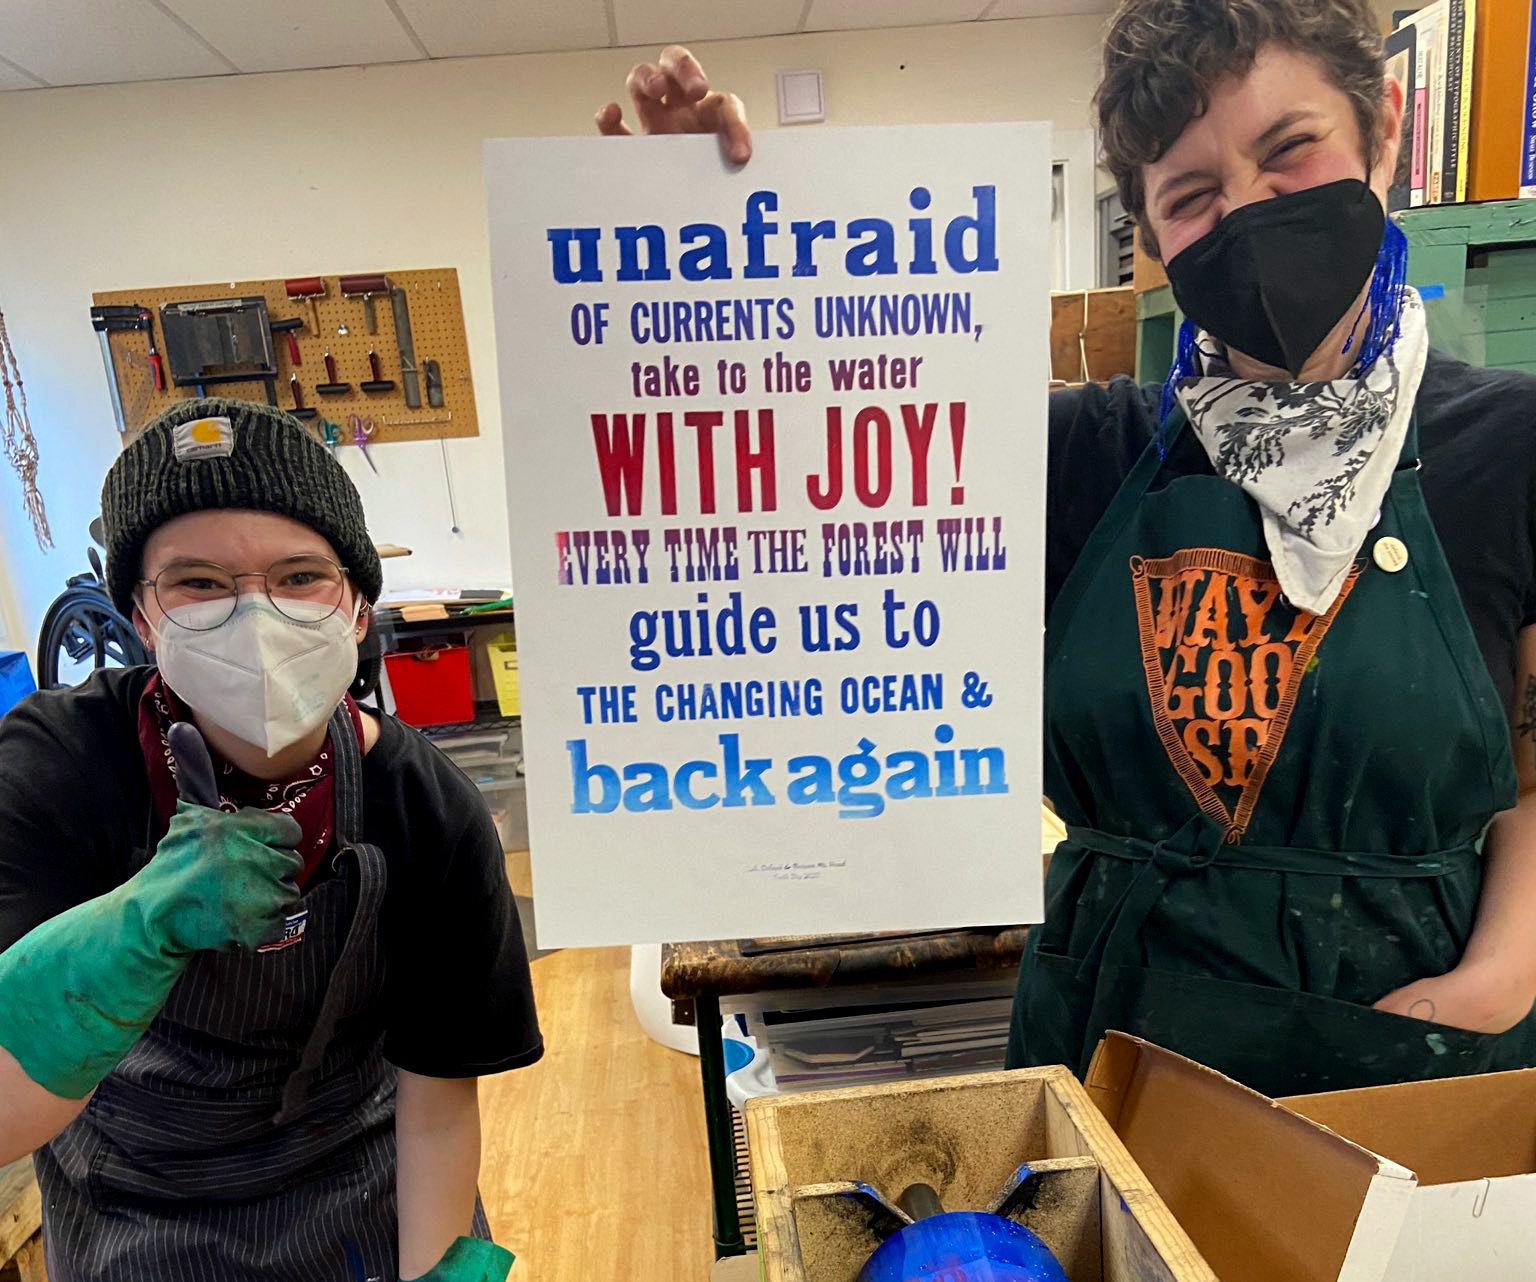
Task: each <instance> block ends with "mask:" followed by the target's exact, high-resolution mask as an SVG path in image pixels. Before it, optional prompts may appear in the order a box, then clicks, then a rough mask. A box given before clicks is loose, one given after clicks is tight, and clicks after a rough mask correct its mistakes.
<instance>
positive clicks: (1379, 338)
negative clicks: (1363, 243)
mask: <svg viewBox="0 0 1536 1282" xmlns="http://www.w3.org/2000/svg"><path fill="white" fill-rule="evenodd" d="M1407 283H1408V237H1406V236H1405V235H1403V229H1402V228H1401V227H1399V226H1398V225H1397V224H1396V223H1395V222H1393V221H1392V220H1391V219H1390V218H1388V219H1387V225H1386V227H1385V228H1384V229H1383V231H1382V234H1381V250H1380V252H1379V253H1378V254H1377V255H1376V271H1375V273H1374V274H1373V275H1372V276H1371V290H1370V293H1369V294H1368V295H1367V298H1366V306H1367V307H1368V308H1369V309H1370V321H1369V323H1368V324H1367V325H1366V328H1365V333H1364V334H1363V335H1361V338H1360V354H1359V356H1357V357H1356V358H1355V363H1354V365H1353V366H1352V367H1351V368H1350V374H1351V375H1352V376H1353V377H1355V378H1358V377H1360V375H1362V374H1364V373H1365V371H1366V370H1368V369H1370V367H1371V366H1372V365H1374V364H1375V363H1376V361H1377V360H1378V359H1379V358H1380V357H1381V356H1382V355H1384V354H1385V353H1387V352H1390V351H1391V350H1392V348H1393V345H1394V344H1396V342H1397V335H1398V332H1399V330H1400V329H1401V327H1402V319H1403V290H1404V289H1405V288H1406V287H1407ZM1354 342H1355V336H1354V334H1353V333H1351V334H1350V336H1349V341H1348V342H1347V343H1345V344H1344V351H1345V353H1346V354H1347V353H1348V352H1349V349H1350V348H1351V347H1353V346H1354Z"/></svg>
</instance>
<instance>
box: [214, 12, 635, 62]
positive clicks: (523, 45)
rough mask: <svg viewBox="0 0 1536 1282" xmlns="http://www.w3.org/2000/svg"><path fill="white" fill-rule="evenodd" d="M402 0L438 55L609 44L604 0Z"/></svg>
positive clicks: (419, 32)
mask: <svg viewBox="0 0 1536 1282" xmlns="http://www.w3.org/2000/svg"><path fill="white" fill-rule="evenodd" d="M211 2H212V3H218V2H219V0H211ZM308 2H309V3H312V2H313V0H308ZM399 5H400V11H401V12H402V13H403V14H405V16H406V20H407V21H409V22H410V24H411V26H412V27H414V28H415V30H416V34H417V35H418V36H420V37H421V42H422V44H424V45H426V46H427V50H428V52H429V53H431V55H432V56H433V57H434V58H455V57H461V56H464V55H468V54H482V53H543V52H545V51H546V50H553V49H604V48H607V46H608V14H607V10H606V9H605V7H604V5H603V0H399Z"/></svg>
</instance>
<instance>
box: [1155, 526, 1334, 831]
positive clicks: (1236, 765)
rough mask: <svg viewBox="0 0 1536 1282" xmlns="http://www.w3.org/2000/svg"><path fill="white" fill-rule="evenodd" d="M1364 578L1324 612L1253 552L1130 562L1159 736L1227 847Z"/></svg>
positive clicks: (1191, 551)
mask: <svg viewBox="0 0 1536 1282" xmlns="http://www.w3.org/2000/svg"><path fill="white" fill-rule="evenodd" d="M1358 573H1359V571H1358V567H1357V568H1356V569H1353V570H1351V571H1350V574H1349V578H1348V579H1347V580H1346V581H1345V583H1344V588H1343V590H1342V591H1341V592H1340V593H1339V596H1338V599H1337V600H1336V601H1335V602H1334V603H1333V605H1332V607H1331V608H1330V609H1329V610H1328V612H1327V613H1326V614H1321V615H1318V614H1308V613H1307V612H1306V611H1304V610H1298V609H1296V608H1295V607H1294V606H1291V605H1290V604H1288V603H1287V602H1286V601H1285V600H1284V598H1283V597H1282V596H1281V592H1280V581H1279V580H1278V579H1277V578H1276V577H1275V571H1274V568H1273V567H1272V566H1271V565H1270V564H1269V563H1268V562H1267V561H1260V560H1258V559H1257V558H1255V557H1251V556H1243V555H1240V554H1239V553H1236V552H1226V551H1223V550H1221V549H1219V548H1186V549H1184V550H1183V551H1182V552H1178V553H1176V554H1175V555H1173V556H1170V557H1164V558H1162V559H1161V560H1148V559H1145V558H1143V557H1139V556H1137V557H1132V558H1131V579H1132V581H1133V583H1134V584H1135V587H1136V617H1137V623H1138V626H1139V627H1140V630H1141V653H1142V662H1143V664H1144V666H1145V667H1146V674H1147V692H1148V694H1149V695H1150V697H1151V700H1152V717H1153V720H1154V721H1155V722H1156V725H1157V733H1158V737H1159V738H1160V739H1161V740H1162V742H1163V747H1164V748H1166V749H1167V751H1168V758H1169V760H1170V761H1172V762H1173V765H1174V768H1175V769H1176V770H1177V771H1178V772H1179V775H1180V776H1181V777H1182V778H1183V780H1184V782H1185V784H1186V785H1187V786H1188V788H1189V791H1190V793H1191V794H1192V795H1193V796H1194V798H1195V801H1196V803H1197V804H1198V805H1199V806H1200V809H1201V810H1203V811H1204V812H1205V813H1206V814H1208V815H1209V816H1210V817H1211V818H1212V819H1214V820H1215V821H1216V822H1217V823H1219V824H1221V826H1222V827H1223V828H1225V829H1226V833H1227V840H1228V841H1229V842H1236V841H1238V840H1240V839H1241V837H1242V835H1243V832H1244V831H1245V830H1246V829H1247V827H1248V822H1249V820H1250V819H1251V818H1252V816H1253V810H1254V807H1255V806H1256V805H1257V804H1258V800H1259V794H1260V792H1262V791H1263V788H1264V779H1265V777H1266V776H1267V775H1268V773H1269V768H1270V766H1271V765H1273V764H1274V760H1275V757H1276V756H1277V755H1278V754H1279V752H1280V745H1281V742H1282V741H1283V740H1284V738H1285V731H1286V727H1287V726H1288V725H1289V724H1290V719H1291V711H1292V709H1293V708H1294V707H1295V706H1296V692H1297V690H1298V689H1299V688H1300V686H1301V682H1302V678H1303V677H1304V676H1305V675H1306V673H1307V669H1308V667H1309V665H1310V664H1311V662H1312V657H1313V655H1314V654H1315V653H1316V652H1317V647H1318V646H1319V645H1320V644H1322V640H1323V637H1324V636H1325V635H1326V634H1327V632H1328V629H1329V628H1330V627H1331V626H1332V624H1333V620H1334V617H1335V616H1336V615H1337V614H1338V612H1339V609H1340V607H1341V606H1342V605H1343V604H1344V600H1345V598H1346V597H1348V595H1349V593H1350V590H1351V589H1352V588H1353V587H1354V585H1355V579H1356V577H1357V576H1358Z"/></svg>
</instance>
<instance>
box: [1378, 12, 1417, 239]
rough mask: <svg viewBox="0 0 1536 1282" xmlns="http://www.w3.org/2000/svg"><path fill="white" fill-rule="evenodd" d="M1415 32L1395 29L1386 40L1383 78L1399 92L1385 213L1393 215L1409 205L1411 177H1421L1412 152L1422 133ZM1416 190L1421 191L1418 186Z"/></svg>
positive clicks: (1411, 193) (1400, 28)
mask: <svg viewBox="0 0 1536 1282" xmlns="http://www.w3.org/2000/svg"><path fill="white" fill-rule="evenodd" d="M1418 34H1419V33H1418V28H1417V27H1399V28H1398V29H1397V30H1396V31H1394V32H1392V34H1391V35H1389V36H1388V37H1387V39H1386V44H1385V46H1384V53H1385V55H1386V63H1387V75H1389V76H1391V77H1392V79H1394V80H1396V81H1397V83H1398V84H1399V85H1401V86H1402V90H1403V130H1402V138H1401V142H1400V143H1399V146H1398V152H1397V171H1396V173H1394V174H1393V177H1392V183H1391V185H1390V186H1389V187H1388V189H1387V212H1388V213H1394V214H1395V213H1396V212H1397V211H1398V210H1399V209H1407V208H1408V207H1409V206H1410V205H1411V204H1412V203H1413V190H1414V185H1415V176H1416V175H1417V176H1419V177H1422V175H1423V164H1422V154H1421V153H1419V152H1418V151H1416V150H1415V148H1416V146H1417V143H1418V140H1419V138H1420V137H1421V136H1422V134H1423V129H1424V113H1423V103H1422V101H1421V100H1420V98H1419V93H1418V87H1419V79H1418V61H1417V59H1418ZM1418 186H1419V187H1420V188H1422V187H1423V183H1422V182H1419V183H1418Z"/></svg>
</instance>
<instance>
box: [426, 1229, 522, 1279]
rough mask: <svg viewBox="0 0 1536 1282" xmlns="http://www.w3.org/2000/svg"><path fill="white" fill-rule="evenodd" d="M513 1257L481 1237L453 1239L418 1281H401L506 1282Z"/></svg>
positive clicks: (507, 1251)
mask: <svg viewBox="0 0 1536 1282" xmlns="http://www.w3.org/2000/svg"><path fill="white" fill-rule="evenodd" d="M515 1258H516V1257H515V1256H514V1255H513V1254H512V1252H511V1251H509V1250H507V1248H506V1247H504V1246H497V1245H496V1243H494V1242H485V1241H482V1240H481V1239H480V1238H473V1237H461V1238H456V1239H455V1240H454V1243H453V1245H452V1246H450V1247H449V1248H448V1250H447V1253H446V1254H445V1255H444V1256H443V1258H442V1259H441V1260H439V1261H438V1262H437V1263H436V1264H434V1265H433V1266H432V1268H431V1269H430V1270H429V1271H428V1272H426V1273H423V1274H422V1275H421V1276H420V1277H419V1278H409V1279H405V1278H402V1279H401V1282H507V1274H509V1273H510V1272H511V1271H512V1261H513V1260H514V1259H515Z"/></svg>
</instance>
